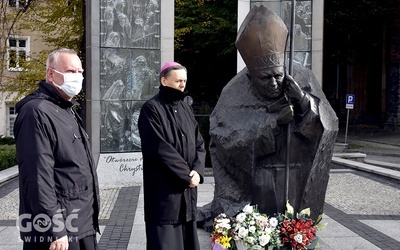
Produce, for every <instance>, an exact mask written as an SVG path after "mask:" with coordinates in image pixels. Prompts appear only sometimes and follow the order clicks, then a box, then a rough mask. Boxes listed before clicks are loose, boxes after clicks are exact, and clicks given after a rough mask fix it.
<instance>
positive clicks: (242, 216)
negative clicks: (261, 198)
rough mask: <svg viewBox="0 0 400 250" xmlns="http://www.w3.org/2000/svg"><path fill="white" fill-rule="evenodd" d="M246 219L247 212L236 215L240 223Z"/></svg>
mask: <svg viewBox="0 0 400 250" xmlns="http://www.w3.org/2000/svg"><path fill="white" fill-rule="evenodd" d="M245 219H246V214H245V213H240V214H238V215H236V220H237V222H239V223H242V222H243V221H244V220H245Z"/></svg>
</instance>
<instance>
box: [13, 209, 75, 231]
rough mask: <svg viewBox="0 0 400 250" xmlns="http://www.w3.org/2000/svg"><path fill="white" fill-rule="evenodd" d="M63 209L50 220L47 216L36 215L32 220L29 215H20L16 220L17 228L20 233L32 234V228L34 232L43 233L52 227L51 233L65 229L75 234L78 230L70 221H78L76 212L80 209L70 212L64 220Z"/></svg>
mask: <svg viewBox="0 0 400 250" xmlns="http://www.w3.org/2000/svg"><path fill="white" fill-rule="evenodd" d="M64 210H65V209H59V210H58V211H57V213H56V214H54V215H53V216H52V217H51V218H50V217H49V216H48V215H47V214H38V215H36V216H35V217H33V219H32V215H31V214H21V215H20V216H19V217H18V220H17V227H18V228H19V231H20V232H24V233H27V232H32V227H33V229H35V231H37V232H40V233H44V232H46V231H48V230H49V229H50V228H51V227H52V231H53V232H56V233H57V232H61V231H63V230H64V229H67V231H69V232H73V233H76V232H78V228H77V227H74V226H73V225H72V221H73V220H75V219H78V214H77V213H78V211H79V210H80V209H74V210H72V213H71V214H70V215H68V217H67V218H66V219H65V220H64V219H63V215H62V211H64Z"/></svg>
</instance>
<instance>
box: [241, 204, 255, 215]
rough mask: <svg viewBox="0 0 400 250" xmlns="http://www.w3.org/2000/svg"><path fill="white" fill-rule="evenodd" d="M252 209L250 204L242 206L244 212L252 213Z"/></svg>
mask: <svg viewBox="0 0 400 250" xmlns="http://www.w3.org/2000/svg"><path fill="white" fill-rule="evenodd" d="M253 211H254V208H253V206H251V205H246V206H245V207H244V208H243V212H245V213H246V214H251V213H253Z"/></svg>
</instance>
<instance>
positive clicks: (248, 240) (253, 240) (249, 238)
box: [245, 236, 256, 245]
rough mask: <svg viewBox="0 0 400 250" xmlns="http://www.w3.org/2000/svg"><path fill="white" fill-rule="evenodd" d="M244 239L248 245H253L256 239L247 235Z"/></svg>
mask: <svg viewBox="0 0 400 250" xmlns="http://www.w3.org/2000/svg"><path fill="white" fill-rule="evenodd" d="M245 241H246V242H247V243H249V244H250V245H253V244H254V243H255V241H256V239H254V237H251V236H249V237H247V238H246V239H245Z"/></svg>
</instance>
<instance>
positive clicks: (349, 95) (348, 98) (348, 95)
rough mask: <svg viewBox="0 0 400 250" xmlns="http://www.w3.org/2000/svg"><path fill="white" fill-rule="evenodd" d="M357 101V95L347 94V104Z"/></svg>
mask: <svg viewBox="0 0 400 250" xmlns="http://www.w3.org/2000/svg"><path fill="white" fill-rule="evenodd" d="M355 102H356V96H355V95H353V94H347V95H346V104H354V103H355Z"/></svg>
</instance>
